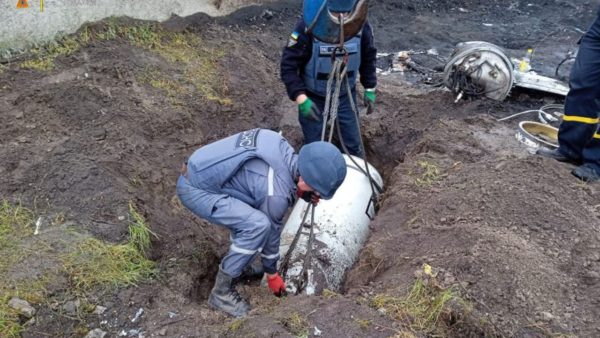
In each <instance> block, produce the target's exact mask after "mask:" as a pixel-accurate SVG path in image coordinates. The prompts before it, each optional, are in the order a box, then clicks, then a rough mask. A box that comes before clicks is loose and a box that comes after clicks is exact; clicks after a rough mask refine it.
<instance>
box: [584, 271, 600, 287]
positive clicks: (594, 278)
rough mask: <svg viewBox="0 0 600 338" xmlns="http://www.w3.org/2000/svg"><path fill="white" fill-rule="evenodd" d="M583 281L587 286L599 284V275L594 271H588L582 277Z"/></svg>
mask: <svg viewBox="0 0 600 338" xmlns="http://www.w3.org/2000/svg"><path fill="white" fill-rule="evenodd" d="M583 281H584V282H585V284H587V285H595V284H597V283H598V282H600V273H598V272H596V271H588V272H586V273H585V275H584V276H583Z"/></svg>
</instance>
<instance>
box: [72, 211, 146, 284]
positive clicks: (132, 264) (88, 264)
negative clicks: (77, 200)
mask: <svg viewBox="0 0 600 338" xmlns="http://www.w3.org/2000/svg"><path fill="white" fill-rule="evenodd" d="M129 212H130V217H131V220H130V223H129V241H128V242H127V243H125V244H108V243H104V242H102V241H99V240H97V239H95V238H87V239H85V240H83V241H81V242H80V243H78V244H77V246H76V247H75V248H74V250H73V251H72V252H70V253H69V254H67V255H66V256H64V257H63V267H64V270H65V271H66V272H67V275H68V277H69V279H70V281H71V282H72V284H73V286H74V287H75V289H76V290H78V291H83V292H85V291H88V290H90V289H92V288H93V287H96V286H100V287H103V286H108V287H122V286H132V285H137V283H139V282H140V281H143V280H145V279H147V278H150V277H152V276H154V275H155V273H156V265H155V263H154V262H152V261H150V260H148V259H147V258H146V257H145V252H146V250H148V249H149V248H150V235H151V234H152V232H151V231H150V229H149V228H148V226H147V224H146V220H145V219H144V217H143V216H142V215H141V214H140V213H139V212H138V211H137V210H136V209H135V207H134V205H133V203H130V204H129Z"/></svg>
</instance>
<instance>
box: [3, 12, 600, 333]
mask: <svg viewBox="0 0 600 338" xmlns="http://www.w3.org/2000/svg"><path fill="white" fill-rule="evenodd" d="M593 11H594V8H593V5H592V4H591V3H589V2H585V1H576V2H568V3H567V2H564V1H547V2H545V3H544V5H537V4H532V5H531V6H529V5H527V4H526V3H525V2H522V3H521V2H518V3H515V4H505V3H502V2H496V1H494V2H479V1H443V2H440V1H425V2H417V3H415V2H408V1H381V2H376V3H373V5H372V11H371V14H370V20H371V22H372V24H373V26H374V27H375V29H376V30H375V34H376V39H377V43H378V46H379V48H380V50H381V51H384V52H386V51H387V52H391V51H397V50H400V49H428V48H437V49H438V50H440V51H442V52H443V51H445V50H449V49H450V48H451V46H452V45H453V44H454V43H456V42H460V41H465V40H472V39H482V40H487V41H491V42H495V43H498V44H501V45H503V46H505V47H508V48H510V49H514V50H515V53H517V52H518V51H520V50H521V49H523V48H524V47H528V46H530V45H531V43H533V42H536V43H537V44H538V45H539V46H540V47H539V50H541V51H550V50H551V49H550V48H555V50H552V52H551V53H546V55H547V56H545V58H544V59H542V60H544V62H547V63H544V64H541V63H540V67H541V68H543V69H546V68H547V69H550V68H551V66H550V65H551V64H555V63H557V62H558V61H560V59H561V58H562V55H561V54H562V52H564V51H566V50H567V49H569V48H572V47H573V45H574V41H575V40H576V35H577V34H578V33H577V32H576V31H574V30H573V29H571V28H569V27H572V26H575V27H579V26H580V25H583V23H582V22H583V21H584V20H588V19H589V20H588V21H591V17H592V15H593ZM564 12H571V13H575V14H576V15H573V16H571V15H562V14H563V13H564ZM298 13H299V4H296V3H292V2H289V3H288V2H280V3H276V4H272V5H268V6H266V7H250V8H247V9H244V10H241V11H238V12H236V13H233V14H232V15H231V16H228V17H225V18H220V19H214V18H209V17H207V16H205V15H195V16H192V17H189V18H174V19H172V20H170V21H169V22H167V23H165V24H164V25H162V26H160V27H159V26H157V25H155V24H154V23H140V22H132V21H128V20H125V21H124V22H123V21H114V20H108V21H106V22H103V23H99V24H94V25H91V26H89V27H88V28H86V29H83V30H82V31H80V32H79V33H78V35H76V36H75V37H73V38H72V39H73V40H72V41H71V40H65V41H63V43H62V44H61V45H60V46H58V47H56V48H52V49H48V50H46V52H45V53H46V54H43V53H41V54H40V55H37V56H36V55H34V56H33V58H32V59H30V60H28V61H25V62H28V63H25V64H24V63H22V62H21V61H19V62H14V63H11V64H8V65H5V66H3V67H2V68H1V69H0V116H1V117H2V124H1V125H0V135H2V137H1V138H0V143H1V144H2V147H0V161H1V162H2V166H1V167H0V196H2V198H7V199H9V200H11V202H18V201H21V203H23V205H25V206H28V207H30V208H34V209H35V212H36V213H37V214H39V215H44V216H46V217H52V216H54V215H61V217H62V218H61V219H64V220H66V221H67V222H69V223H70V224H73V225H74V227H75V228H76V231H89V232H91V234H93V235H94V236H96V237H98V238H100V239H102V240H105V241H108V242H113V243H119V242H123V241H124V240H125V239H126V237H127V236H128V220H127V218H126V217H124V216H126V215H127V214H128V212H129V211H128V206H129V202H130V201H132V202H133V203H134V204H135V205H136V206H137V208H138V210H139V211H140V212H141V213H142V214H143V215H144V216H145V218H146V220H147V221H148V224H150V227H151V229H152V231H153V232H155V233H156V235H157V237H153V241H152V244H153V245H152V249H151V250H150V251H149V256H150V257H151V258H153V259H154V260H156V261H157V262H158V263H159V266H160V269H159V273H158V277H157V278H156V279H153V280H150V281H148V282H146V283H143V284H142V285H140V286H139V287H137V288H128V289H122V290H119V291H115V292H108V293H106V292H105V293H95V294H93V295H87V296H86V297H87V298H88V299H89V300H93V302H94V303H96V304H99V305H104V306H107V307H108V312H106V313H104V314H102V315H100V316H98V315H94V314H89V313H84V314H81V316H79V317H77V318H73V317H72V316H71V317H69V316H63V315H62V314H61V313H60V311H57V310H55V308H54V307H52V306H50V305H49V304H51V303H52V304H54V303H57V304H63V303H65V302H67V301H68V300H71V299H73V298H74V297H79V295H72V294H70V292H69V285H68V284H52V285H48V286H47V288H48V289H49V290H48V291H49V292H48V293H47V294H46V295H47V297H48V299H46V300H44V301H40V303H39V304H36V306H37V307H38V308H39V309H40V314H39V315H38V317H37V321H36V322H35V323H34V324H31V323H30V326H28V327H27V329H26V330H25V332H24V333H23V336H26V337H37V336H39V335H38V333H39V332H46V333H48V334H50V335H51V336H83V333H85V332H87V331H88V330H89V329H91V328H101V329H103V330H104V331H107V332H108V333H109V335H110V336H116V335H118V334H119V333H120V332H122V331H123V330H124V331H125V333H126V334H130V332H133V333H132V334H134V335H135V333H136V331H135V330H139V331H137V332H138V333H139V332H144V334H145V335H146V336H151V335H164V336H171V337H175V336H177V337H179V336H185V337H194V336H223V335H230V336H251V335H254V336H303V335H309V334H311V335H316V333H318V332H319V331H321V332H322V335H323V336H326V337H337V336H354V337H363V336H374V337H389V336H394V335H397V336H399V337H420V336H432V335H435V334H438V335H439V334H442V333H443V334H444V335H446V336H454V337H464V336H474V337H475V336H516V337H546V336H552V335H553V334H558V333H561V334H564V335H565V336H568V335H577V336H580V337H594V336H597V335H598V334H600V331H598V330H599V327H598V324H597V322H596V318H598V317H600V313H599V309H600V306H599V304H598V299H600V294H599V293H598V291H597V286H598V283H600V278H599V277H598V276H599V273H600V256H599V255H598V246H599V244H598V243H599V242H600V228H599V224H600V221H599V218H600V208H599V206H598V201H599V200H600V198H599V197H600V192H599V190H598V187H597V186H595V185H582V184H580V183H578V182H577V181H576V180H574V179H573V178H572V177H571V176H570V174H569V170H570V168H569V166H568V165H564V164H558V163H554V162H552V161H548V160H545V159H540V158H536V157H532V156H530V155H529V154H528V153H526V152H525V150H524V149H523V148H521V147H520V145H519V144H518V143H517V141H515V140H514V137H513V133H514V125H513V124H502V123H498V122H496V121H495V120H494V118H493V116H502V115H508V113H514V112H516V111H520V110H522V109H527V108H537V107H539V106H541V105H542V104H544V103H548V102H560V100H559V99H558V98H555V97H544V96H543V95H537V94H533V93H514V95H513V96H512V97H511V98H510V99H509V100H508V101H506V102H503V103H498V102H490V101H487V100H481V101H463V102H460V103H458V104H455V103H454V102H453V98H452V97H451V95H450V94H449V93H448V92H445V91H443V90H438V89H431V88H426V87H421V86H414V85H412V84H410V83H406V82H405V81H404V80H403V79H402V77H388V78H381V79H380V85H379V96H378V108H377V111H376V112H375V113H374V114H373V115H370V116H368V117H365V118H364V119H363V125H364V130H363V133H364V137H365V140H366V145H367V147H368V153H369V158H370V160H371V161H372V162H373V164H374V165H375V166H376V167H377V168H378V169H379V170H380V172H382V174H383V175H384V176H385V177H386V186H387V190H386V193H385V196H384V199H383V202H382V207H381V210H380V213H379V215H378V216H377V219H376V220H375V221H374V222H373V224H372V226H371V227H372V235H371V238H370V239H369V241H368V243H367V245H366V247H365V249H364V250H363V252H362V253H361V257H360V259H359V261H358V262H357V264H356V266H355V267H354V268H353V269H352V270H351V271H349V273H348V280H347V283H346V285H345V294H344V295H339V294H327V295H324V296H322V297H312V298H309V297H289V298H287V299H275V298H274V297H272V296H270V295H269V294H268V292H267V291H266V290H265V288H264V287H261V286H259V285H257V284H256V283H249V284H243V285H241V286H240V287H241V289H242V290H243V293H244V294H245V295H246V296H248V297H249V298H250V301H251V303H252V305H253V307H254V309H255V310H254V311H253V312H252V313H251V316H250V317H249V318H248V319H246V320H241V321H235V320H232V319H228V318H226V317H225V316H223V315H222V314H220V313H217V312H214V311H211V310H209V309H208V307H207V305H206V302H205V299H206V296H207V294H208V292H209V290H210V287H211V286H212V283H213V278H214V274H215V272H216V269H217V262H218V260H219V257H220V255H222V254H223V252H224V250H225V249H226V247H227V242H228V239H227V234H226V233H225V232H224V231H222V230H220V229H219V228H217V227H215V226H213V225H209V224H207V223H205V222H202V221H199V220H197V219H195V218H194V217H193V216H192V215H191V214H190V213H189V212H188V211H186V210H184V208H182V206H181V205H180V204H179V203H178V201H177V198H176V197H175V194H174V184H175V180H176V177H177V175H178V169H179V166H180V163H181V161H182V159H184V158H185V157H186V156H187V155H189V154H190V153H191V152H192V151H193V150H194V149H195V148H196V147H198V146H199V145H202V144H205V143H206V142H209V141H211V140H214V139H217V138H219V137H222V136H225V135H228V134H230V133H233V132H236V131H239V130H243V129H248V128H253V127H257V126H258V127H264V128H272V129H279V128H282V129H283V130H284V133H285V134H286V135H287V136H288V137H289V138H290V139H291V140H292V142H293V143H294V145H295V146H299V145H300V140H301V133H300V131H299V129H298V127H297V126H296V125H295V119H294V113H295V112H294V109H295V107H293V105H292V104H291V103H289V102H288V100H287V98H286V97H285V92H284V89H283V86H282V85H281V83H280V82H279V80H278V61H279V52H280V50H281V48H282V46H283V45H284V44H285V42H286V41H287V35H288V33H289V30H291V29H292V27H293V23H294V21H295V20H296V16H297V14H298ZM576 16H577V18H575V17H576ZM457 22H460V25H459V24H457ZM483 23H491V24H492V27H495V28H496V29H490V30H487V28H482V27H488V26H483ZM548 26H552V27H555V28H556V29H555V30H549V29H548ZM132 27H135V29H134V28H132ZM579 28H582V29H584V28H585V27H579ZM555 31H556V33H555ZM550 33H551V34H550ZM48 54H49V55H53V57H52V58H51V60H49V59H48V58H47V57H45V56H44V55H48ZM534 66H535V63H534ZM544 67H546V68H544ZM54 236H55V235H54ZM53 238H54V237H53ZM48 240H50V238H48ZM424 264H428V266H431V267H432V270H433V272H432V273H431V274H436V273H437V277H436V278H431V279H433V281H431V284H429V285H428V286H427V288H425V287H421V288H419V289H415V288H413V289H412V293H410V295H413V296H414V295H419V296H421V298H410V297H409V299H411V301H407V300H406V299H407V298H405V295H406V293H407V292H406V291H407V288H409V286H411V285H413V286H414V285H417V286H419V284H415V273H416V275H417V276H418V277H420V278H425V279H428V278H429V277H428V276H430V275H429V274H427V273H426V276H424V275H423V271H424V270H423V267H424ZM23 268H24V269H25V268H26V267H23ZM425 271H426V270H425ZM424 290H425V291H424ZM447 290H452V293H451V294H448V293H444V292H446V291H447ZM439 292H442V293H443V294H444V295H447V296H448V299H453V302H448V303H446V302H442V303H443V304H445V305H447V306H446V307H443V310H442V311H441V312H435V311H434V310H431V308H427V307H425V309H426V311H425V312H424V313H438V314H439V315H440V316H439V321H436V322H435V323H433V325H430V324H431V323H429V324H427V323H426V324H427V325H425V324H423V325H421V326H418V325H417V319H418V318H419V317H418V316H417V314H418V313H419V311H417V310H414V309H412V310H414V311H408V310H407V308H406V307H403V306H407V304H408V305H410V306H413V305H414V304H415V303H416V302H415V299H419V300H423V299H438V298H436V297H438V296H439V294H440V293H439ZM423 295H425V297H422V296H423ZM415 297H416V296H415ZM459 300H460V301H459ZM399 304H400V305H399ZM465 304H467V305H465ZM425 305H426V306H429V305H432V304H425ZM433 305H435V304H433ZM139 308H143V309H144V310H145V311H144V314H143V316H142V317H141V319H140V320H139V321H136V322H135V323H133V322H132V321H131V320H132V318H133V317H134V314H135V313H136V312H137V310H138V309H139ZM413 308H417V309H419V308H418V307H417V306H413ZM434 308H435V307H434ZM55 318H59V319H58V320H57V319H55ZM436 320H437V318H436ZM428 325H429V326H428ZM432 327H433V328H432ZM419 328H420V329H419ZM129 330H133V331H129Z"/></svg>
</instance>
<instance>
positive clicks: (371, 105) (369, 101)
mask: <svg viewBox="0 0 600 338" xmlns="http://www.w3.org/2000/svg"><path fill="white" fill-rule="evenodd" d="M375 97H376V94H375V88H367V89H365V96H364V97H363V100H364V103H365V106H367V115H369V114H371V113H372V112H373V111H374V110H375Z"/></svg>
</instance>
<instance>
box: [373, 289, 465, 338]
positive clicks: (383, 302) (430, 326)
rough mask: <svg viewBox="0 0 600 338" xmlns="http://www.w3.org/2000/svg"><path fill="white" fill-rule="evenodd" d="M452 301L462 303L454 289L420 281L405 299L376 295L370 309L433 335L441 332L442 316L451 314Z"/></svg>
mask: <svg viewBox="0 0 600 338" xmlns="http://www.w3.org/2000/svg"><path fill="white" fill-rule="evenodd" d="M452 300H457V301H460V298H459V297H458V296H457V295H455V294H454V292H453V291H452V289H439V288H436V287H433V286H428V285H426V284H425V282H424V281H423V280H422V279H418V280H417V281H415V283H414V284H413V286H412V288H411V290H410V292H409V293H408V295H407V296H406V297H404V298H397V297H391V296H388V295H377V296H375V297H374V298H373V299H372V300H371V306H372V307H374V308H376V309H378V310H380V311H381V310H384V312H385V313H386V314H387V315H389V316H391V317H392V318H394V319H396V320H399V321H402V322H403V323H406V324H407V325H409V326H410V328H411V329H413V330H415V331H419V332H424V333H434V332H436V331H439V330H441V329H442V327H443V325H442V323H441V322H440V317H441V316H442V314H444V313H447V312H451V309H450V306H449V305H450V301H452Z"/></svg>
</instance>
